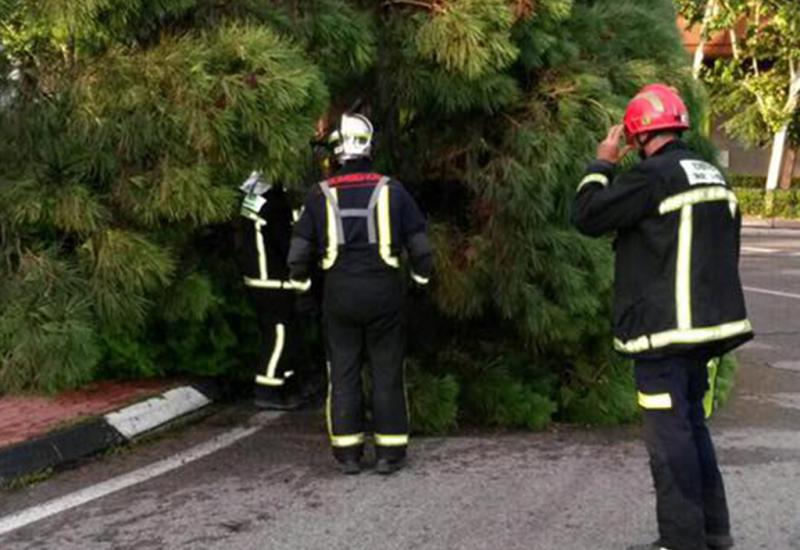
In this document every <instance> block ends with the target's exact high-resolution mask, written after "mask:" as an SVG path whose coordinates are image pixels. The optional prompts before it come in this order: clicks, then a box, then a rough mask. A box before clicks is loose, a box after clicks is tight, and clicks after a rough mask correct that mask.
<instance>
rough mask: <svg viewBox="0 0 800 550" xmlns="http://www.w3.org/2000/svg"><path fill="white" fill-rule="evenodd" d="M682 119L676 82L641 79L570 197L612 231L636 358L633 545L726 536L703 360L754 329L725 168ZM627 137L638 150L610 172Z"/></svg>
mask: <svg viewBox="0 0 800 550" xmlns="http://www.w3.org/2000/svg"><path fill="white" fill-rule="evenodd" d="M689 128H690V123H689V112H688V110H687V108H686V106H685V104H684V102H683V100H682V99H681V97H680V96H679V95H678V93H677V91H676V90H675V89H674V88H671V87H669V86H666V85H663V84H652V85H649V86H646V87H645V88H643V89H642V90H641V91H640V92H639V93H638V94H637V95H636V96H635V97H634V98H633V99H632V100H631V102H630V103H629V105H628V108H627V111H626V113H625V119H624V124H623V125H619V126H614V127H613V128H611V129H610V131H609V132H608V135H607V137H606V138H605V140H604V141H603V142H602V143H601V144H600V145H599V146H598V150H597V159H596V160H595V161H593V162H592V163H590V164H589V166H588V168H587V170H586V173H585V176H584V177H583V179H582V180H581V182H580V184H579V186H578V190H577V194H576V197H575V200H574V205H573V216H574V220H575V224H576V225H577V227H578V229H579V231H580V232H581V233H583V234H585V235H588V236H592V237H599V236H601V235H605V234H609V233H615V236H616V238H615V241H614V249H615V252H616V269H615V282H614V323H613V325H614V336H615V339H614V346H615V348H616V349H617V351H619V352H620V353H622V354H623V355H625V356H626V357H629V358H631V359H633V360H634V376H635V379H636V386H637V392H638V402H639V405H640V407H641V409H642V413H643V417H644V428H643V435H644V440H645V444H646V447H647V450H648V454H649V455H650V466H651V472H652V476H653V482H654V485H655V490H656V513H657V520H658V527H659V535H660V536H659V540H658V541H657V542H655V543H653V544H649V545H644V546H633V547H631V548H632V549H640V550H644V549H668V550H706V549H707V548H711V549H714V550H719V549H724V548H730V547H731V546H733V539H732V538H731V534H730V524H729V518H728V507H727V502H726V497H725V489H724V485H723V481H722V476H721V474H720V471H719V468H718V466H717V459H716V456H715V451H714V445H713V443H712V441H711V436H710V434H709V431H708V428H707V426H706V422H705V414H704V407H703V400H704V396H705V394H706V392H707V390H708V389H709V376H708V370H707V368H706V365H707V364H708V362H709V361H710V360H711V359H712V358H717V357H720V356H721V355H722V354H724V353H726V352H729V351H730V350H732V349H734V348H735V347H737V346H739V345H741V344H742V343H744V342H745V341H747V340H749V339H750V338H752V336H753V332H752V328H751V326H750V322H749V321H748V319H747V313H746V310H745V303H744V296H743V292H742V286H741V282H740V279H739V268H738V263H739V243H740V228H741V215H740V212H739V209H738V206H737V201H736V195H734V193H733V192H732V191H731V189H730V187H729V186H728V184H727V182H726V181H725V178H724V176H723V175H722V173H720V171H719V170H718V169H717V168H716V167H715V166H714V165H713V164H710V163H709V162H706V161H705V160H703V159H702V158H701V157H700V155H698V154H697V153H695V152H694V151H692V150H691V149H690V148H689V147H688V146H687V145H686V144H685V143H684V142H683V141H681V139H680V137H681V134H682V133H683V132H684V131H686V130H688V129H689ZM623 138H625V141H627V144H626V145H623V144H622V143H623ZM633 149H636V150H638V152H639V154H640V157H641V158H642V161H641V162H640V163H638V164H637V165H636V166H634V167H633V168H631V169H630V170H627V171H622V172H618V171H617V164H618V163H619V161H620V160H621V159H622V158H623V157H624V156H625V155H626V154H627V153H628V152H629V151H631V150H633Z"/></svg>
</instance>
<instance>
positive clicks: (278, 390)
mask: <svg viewBox="0 0 800 550" xmlns="http://www.w3.org/2000/svg"><path fill="white" fill-rule="evenodd" d="M253 404H254V405H255V406H256V407H258V408H259V409H265V410H268V411H293V410H296V409H298V408H299V407H300V405H302V401H301V400H300V399H299V397H298V396H297V395H295V394H291V393H287V392H286V391H285V389H284V388H282V387H268V386H256V392H255V399H254V400H253Z"/></svg>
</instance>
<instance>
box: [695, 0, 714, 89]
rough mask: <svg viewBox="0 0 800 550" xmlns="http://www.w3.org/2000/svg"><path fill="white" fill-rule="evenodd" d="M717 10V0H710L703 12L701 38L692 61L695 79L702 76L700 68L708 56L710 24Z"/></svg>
mask: <svg viewBox="0 0 800 550" xmlns="http://www.w3.org/2000/svg"><path fill="white" fill-rule="evenodd" d="M716 11H717V0H708V2H706V9H705V11H704V12H703V22H702V23H701V25H700V38H699V41H698V42H697V48H695V50H694V61H693V62H692V77H694V79H695V80H697V79H699V78H700V70H701V69H702V68H703V62H704V61H705V58H706V42H708V26H709V24H710V23H711V19H712V18H713V17H714V15H715V14H716Z"/></svg>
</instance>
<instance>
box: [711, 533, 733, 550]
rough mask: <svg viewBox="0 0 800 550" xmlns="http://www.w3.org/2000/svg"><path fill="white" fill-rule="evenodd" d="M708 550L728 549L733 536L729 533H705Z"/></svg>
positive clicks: (731, 544) (731, 545) (731, 543)
mask: <svg viewBox="0 0 800 550" xmlns="http://www.w3.org/2000/svg"><path fill="white" fill-rule="evenodd" d="M706 545H707V546H708V548H709V550H728V549H729V548H733V537H731V536H730V535H706Z"/></svg>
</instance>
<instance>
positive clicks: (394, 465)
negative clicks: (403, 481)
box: [375, 458, 406, 476]
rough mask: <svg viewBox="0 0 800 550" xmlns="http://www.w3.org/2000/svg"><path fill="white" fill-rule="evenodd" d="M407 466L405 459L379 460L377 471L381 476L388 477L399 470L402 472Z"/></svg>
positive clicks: (376, 464)
mask: <svg viewBox="0 0 800 550" xmlns="http://www.w3.org/2000/svg"><path fill="white" fill-rule="evenodd" d="M405 465H406V459H405V458H396V459H389V458H379V459H378V461H377V462H376V463H375V471H376V472H378V473H379V474H381V475H384V476H388V475H391V474H393V473H395V472H396V471H398V470H402V469H403V468H404V467H405Z"/></svg>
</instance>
